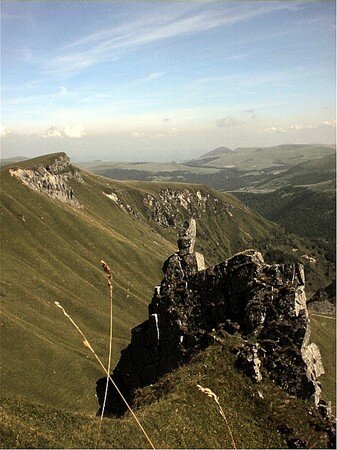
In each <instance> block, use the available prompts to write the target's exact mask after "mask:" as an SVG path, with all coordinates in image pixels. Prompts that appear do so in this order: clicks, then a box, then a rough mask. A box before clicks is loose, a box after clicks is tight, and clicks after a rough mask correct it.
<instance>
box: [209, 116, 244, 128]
mask: <svg viewBox="0 0 337 450" xmlns="http://www.w3.org/2000/svg"><path fill="white" fill-rule="evenodd" d="M239 125H244V122H242V121H241V120H238V119H235V118H233V117H230V116H227V117H224V118H223V119H220V120H217V122H216V126H217V127H221V128H229V127H235V126H239Z"/></svg>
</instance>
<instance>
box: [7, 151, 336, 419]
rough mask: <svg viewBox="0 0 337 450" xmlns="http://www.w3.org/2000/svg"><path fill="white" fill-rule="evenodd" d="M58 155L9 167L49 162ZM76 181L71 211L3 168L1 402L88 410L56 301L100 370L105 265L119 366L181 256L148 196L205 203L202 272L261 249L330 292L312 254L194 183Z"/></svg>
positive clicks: (87, 388)
mask: <svg viewBox="0 0 337 450" xmlns="http://www.w3.org/2000/svg"><path fill="white" fill-rule="evenodd" d="M56 156H57V154H55V155H47V156H46V157H40V158H37V159H34V160H31V161H26V162H24V163H20V164H19V165H17V166H14V167H21V168H23V167H24V168H30V167H33V166H34V167H36V166H38V165H39V164H41V163H44V164H49V163H51V162H52V161H53V160H54V159H55V157H56ZM74 170H75V169H74V168H73V167H70V168H69V171H70V172H71V171H74ZM82 178H83V182H79V181H77V180H76V179H74V178H72V179H70V180H69V185H71V187H72V188H73V190H74V192H75V196H76V198H77V200H78V201H79V202H80V204H81V205H82V207H81V208H76V207H74V206H73V205H71V204H67V203H63V202H61V201H59V200H58V199H53V198H51V197H50V196H48V195H46V194H43V193H41V192H37V191H33V190H32V189H30V188H29V187H27V186H25V185H23V184H22V183H21V181H20V180H18V179H17V178H16V177H14V176H11V175H10V173H9V169H8V168H5V169H3V170H2V171H1V211H0V219H1V298H2V308H1V309H2V319H1V328H0V329H1V342H2V346H3V350H2V357H1V365H2V383H1V394H2V395H5V396H10V397H12V396H13V397H15V398H16V397H17V396H18V397H19V398H21V399H22V400H23V401H30V402H35V403H39V404H42V405H48V406H51V407H55V408H62V409H64V410H68V411H82V412H90V413H93V412H95V410H96V407H97V403H96V399H95V381H96V379H97V378H99V377H100V376H101V373H100V370H99V368H97V367H96V365H95V364H94V362H93V361H92V360H91V358H90V357H89V355H88V354H87V351H86V349H85V348H84V347H83V348H82V347H81V346H78V344H77V335H76V331H73V330H72V329H71V328H70V327H69V324H68V322H67V321H66V319H65V318H64V316H63V315H62V313H60V310H58V309H57V308H56V307H55V306H54V302H55V301H58V302H60V303H61V304H62V305H63V306H64V307H65V308H66V310H67V311H68V312H69V313H70V314H71V316H72V317H73V318H74V319H75V320H76V321H77V322H78V324H79V325H80V326H81V327H82V328H83V329H84V330H85V331H86V333H87V334H88V338H89V339H90V341H91V342H92V344H93V346H94V348H95V349H96V350H97V353H98V354H99V356H100V357H102V358H103V360H104V361H105V360H106V355H107V351H108V343H107V336H108V314H109V305H108V300H107V285H106V279H105V276H104V273H103V271H102V269H101V267H100V260H102V259H103V260H105V261H106V262H107V263H108V264H109V265H110V266H111V267H112V270H113V297H114V354H113V363H116V361H117V359H118V357H119V352H120V350H121V348H123V347H125V346H126V344H127V343H128V342H129V339H130V329H131V328H132V327H134V326H135V325H136V324H139V323H140V322H142V321H143V320H144V318H145V317H146V312H147V305H148V303H149V301H150V298H151V296H152V292H153V289H154V286H155V285H156V284H158V282H159V281H160V280H161V267H162V264H163V261H164V260H165V259H166V258H167V256H168V255H170V254H172V253H173V252H174V251H175V250H176V237H177V232H178V231H179V230H178V229H177V228H172V227H167V228H164V227H162V226H161V225H160V224H159V223H157V222H155V221H154V219H153V217H152V216H151V212H150V211H149V209H148V208H147V207H146V205H145V203H144V198H145V197H146V196H147V195H152V196H154V197H157V198H159V197H158V196H159V195H160V193H161V192H164V191H165V190H167V189H171V190H173V191H174V192H177V190H180V191H179V192H182V191H183V190H184V189H185V190H186V189H187V190H188V192H190V193H192V194H193V195H194V196H196V197H197V196H198V195H202V196H204V197H205V198H206V197H207V196H208V197H207V198H208V200H207V201H208V203H207V205H209V206H208V207H207V209H206V210H205V212H204V213H201V212H200V217H199V218H197V223H198V240H197V251H200V252H202V253H204V255H205V257H206V260H207V262H208V264H212V263H216V262H220V261H222V260H224V259H225V258H227V257H229V256H230V255H232V254H233V253H236V252H238V251H240V250H243V249H246V248H248V247H256V248H258V249H261V250H262V252H263V253H264V254H265V255H266V258H267V259H268V257H269V258H270V260H273V262H274V261H275V259H276V260H280V261H285V260H292V261H294V260H299V261H301V262H303V263H304V264H305V267H306V270H307V279H308V291H310V290H312V291H314V290H315V289H316V288H317V287H322V286H324V285H325V284H327V280H328V278H327V275H328V274H329V265H328V263H327V262H326V260H325V259H324V257H323V256H322V255H320V254H319V250H317V249H314V248H309V247H308V246H306V243H305V241H303V240H302V239H300V238H298V237H296V236H294V235H291V234H289V233H285V232H284V230H283V229H282V228H281V227H280V226H278V225H275V224H273V223H271V222H269V221H267V220H265V219H263V218H262V217H261V216H259V215H258V214H256V213H254V212H252V211H251V210H249V209H248V208H247V207H246V206H245V205H243V204H242V203H241V202H240V201H239V200H238V199H236V198H235V197H234V196H232V195H230V194H224V193H218V192H216V191H213V190H212V189H210V188H208V187H206V186H200V185H199V186H198V185H184V184H174V183H171V184H169V183H141V182H132V181H129V182H117V181H112V180H110V179H107V178H102V177H99V176H96V175H92V174H90V173H82ZM112 191H116V192H118V196H119V199H120V201H121V202H122V204H123V207H124V210H123V209H122V208H121V207H120V206H119V205H118V204H117V203H116V202H114V201H113V200H111V198H109V197H107V196H106V195H103V192H105V194H108V195H110V194H109V193H110V192H112ZM198 192H199V194H198ZM192 194H191V195H192ZM127 207H128V208H129V212H128V211H127V210H126V208H127ZM173 211H174V216H175V217H180V218H181V220H183V218H184V214H185V215H186V210H185V209H184V208H183V206H182V205H181V204H179V205H178V204H177V205H173ZM197 212H198V211H197ZM293 248H297V249H298V253H294V252H293ZM303 254H307V255H311V256H313V257H316V258H317V264H311V263H309V262H308V260H306V259H303V258H302V259H301V255H303Z"/></svg>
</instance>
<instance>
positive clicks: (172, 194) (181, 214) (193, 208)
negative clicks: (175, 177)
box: [143, 188, 234, 227]
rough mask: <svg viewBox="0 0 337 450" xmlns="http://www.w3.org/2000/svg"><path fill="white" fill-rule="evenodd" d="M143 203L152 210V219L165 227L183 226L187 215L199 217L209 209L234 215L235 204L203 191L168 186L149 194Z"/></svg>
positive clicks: (213, 211)
mask: <svg viewBox="0 0 337 450" xmlns="http://www.w3.org/2000/svg"><path fill="white" fill-rule="evenodd" d="M143 203H144V205H145V206H146V208H147V209H148V210H149V212H150V216H151V219H152V220H153V221H154V222H156V223H158V224H159V225H161V226H163V227H181V225H182V224H183V222H184V220H185V218H186V216H188V217H194V218H198V217H201V216H202V215H203V214H206V213H207V211H209V212H212V213H215V214H217V213H218V212H219V211H226V212H227V213H228V214H229V215H232V213H231V211H233V210H234V206H233V205H230V204H229V203H226V202H222V201H219V199H217V198H213V197H211V196H210V195H209V194H205V193H203V192H202V191H200V190H199V191H197V192H194V191H193V190H191V189H187V188H186V189H172V188H166V189H163V190H162V191H160V192H159V193H158V194H157V195H156V196H154V195H151V194H147V195H146V196H145V197H144V199H143Z"/></svg>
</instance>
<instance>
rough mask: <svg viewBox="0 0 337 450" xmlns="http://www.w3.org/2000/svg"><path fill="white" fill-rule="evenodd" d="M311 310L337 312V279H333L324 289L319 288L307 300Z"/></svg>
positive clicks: (328, 312)
mask: <svg viewBox="0 0 337 450" xmlns="http://www.w3.org/2000/svg"><path fill="white" fill-rule="evenodd" d="M307 305H308V308H309V310H312V311H315V312H318V313H323V314H335V312H336V280H333V281H332V283H330V284H329V285H328V286H326V287H325V288H324V289H318V290H317V291H316V293H315V294H314V295H313V296H312V297H311V298H310V299H309V300H308V302H307Z"/></svg>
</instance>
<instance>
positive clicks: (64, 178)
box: [9, 154, 83, 207]
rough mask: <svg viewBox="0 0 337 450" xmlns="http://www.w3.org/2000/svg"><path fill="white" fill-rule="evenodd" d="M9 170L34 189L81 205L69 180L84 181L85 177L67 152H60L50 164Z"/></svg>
mask: <svg viewBox="0 0 337 450" xmlns="http://www.w3.org/2000/svg"><path fill="white" fill-rule="evenodd" d="M9 172H10V174H11V175H12V176H15V177H17V178H19V180H21V182H22V183H23V184H24V185H26V186H28V187H29V188H30V189H33V190H34V191H38V192H42V193H44V194H47V195H49V196H50V197H53V198H57V199H59V200H61V201H63V202H66V203H70V204H72V205H73V206H76V207H79V206H80V204H79V202H78V201H77V199H76V198H75V192H74V190H73V188H72V187H71V186H69V184H68V181H69V180H71V179H75V180H76V181H79V182H82V183H83V179H82V177H81V174H80V172H79V171H78V170H77V169H74V168H73V167H72V166H71V165H70V159H69V157H68V156H67V155H65V154H60V155H59V156H57V157H56V158H55V159H54V160H53V161H52V162H51V163H50V164H45V165H44V164H39V165H37V167H36V168H32V169H20V168H18V169H9Z"/></svg>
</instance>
